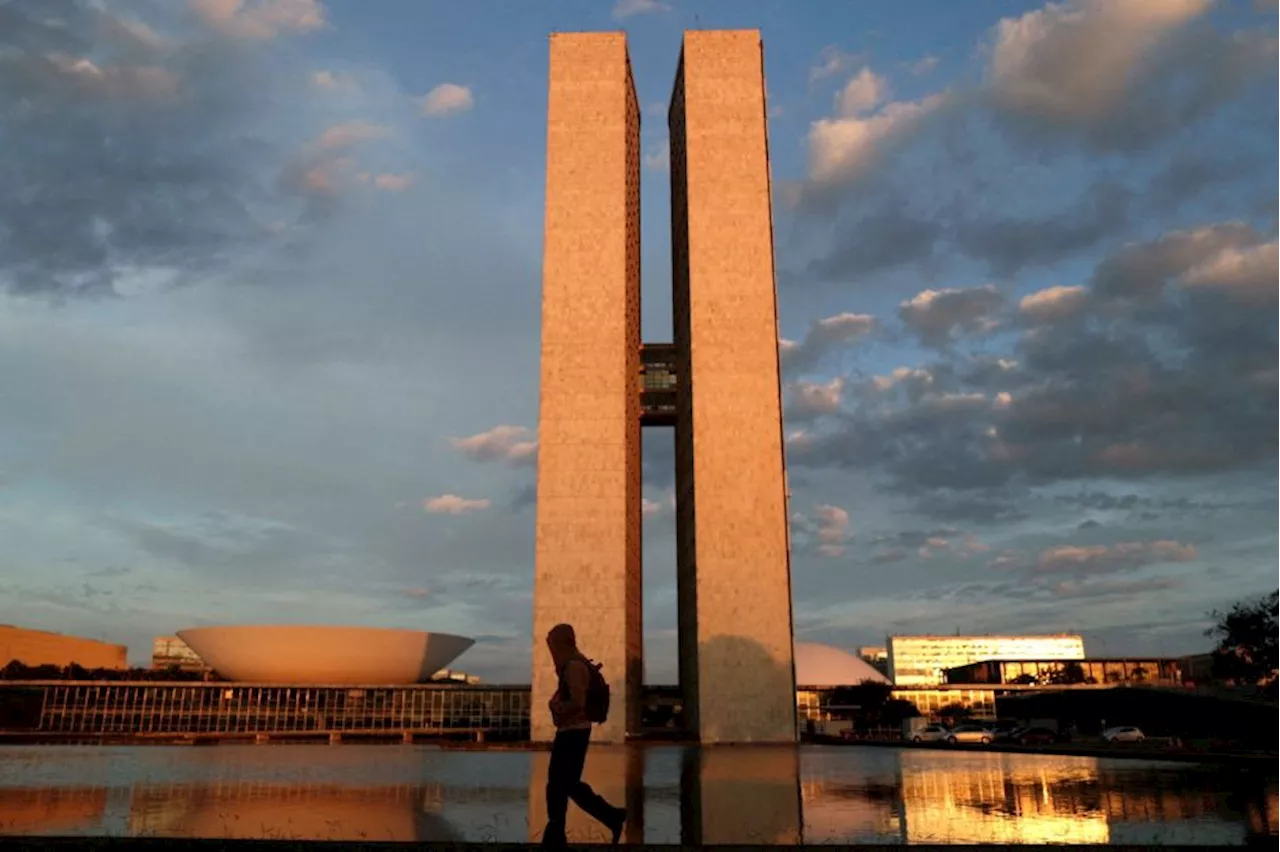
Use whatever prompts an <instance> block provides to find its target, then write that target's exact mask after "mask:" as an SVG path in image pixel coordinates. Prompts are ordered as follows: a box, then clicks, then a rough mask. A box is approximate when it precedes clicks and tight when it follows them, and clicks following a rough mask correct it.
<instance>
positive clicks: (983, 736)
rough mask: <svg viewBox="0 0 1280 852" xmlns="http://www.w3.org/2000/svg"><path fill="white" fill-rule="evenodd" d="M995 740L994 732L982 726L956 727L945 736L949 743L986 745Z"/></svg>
mask: <svg viewBox="0 0 1280 852" xmlns="http://www.w3.org/2000/svg"><path fill="white" fill-rule="evenodd" d="M995 738H996V732H995V731H993V730H991V729H990V728H986V727H983V726H982V725H957V726H956V727H955V728H953V729H952V731H951V733H949V734H947V742H949V743H982V744H983V745H986V744H987V743H989V742H991V741H992V740H994V739H995Z"/></svg>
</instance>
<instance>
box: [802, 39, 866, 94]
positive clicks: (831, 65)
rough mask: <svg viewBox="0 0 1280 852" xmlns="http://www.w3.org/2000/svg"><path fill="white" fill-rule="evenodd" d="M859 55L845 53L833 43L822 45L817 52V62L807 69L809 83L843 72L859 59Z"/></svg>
mask: <svg viewBox="0 0 1280 852" xmlns="http://www.w3.org/2000/svg"><path fill="white" fill-rule="evenodd" d="M861 56H862V55H861V54H851V53H845V52H844V51H842V50H841V49H840V48H838V47H836V46H835V45H829V46H827V47H824V48H823V49H822V51H821V52H820V53H819V54H818V59H817V62H815V63H814V65H813V66H812V67H811V68H810V69H809V83H810V85H812V84H813V83H816V82H817V81H819V80H825V79H826V78H828V77H834V76H836V75H837V74H841V73H843V72H844V71H845V70H846V69H848V68H850V67H852V66H853V65H855V64H856V63H857V62H858V61H859V60H860V59H861Z"/></svg>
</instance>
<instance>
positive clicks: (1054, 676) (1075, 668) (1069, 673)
mask: <svg viewBox="0 0 1280 852" xmlns="http://www.w3.org/2000/svg"><path fill="white" fill-rule="evenodd" d="M1084 680H1085V677H1084V666H1082V665H1080V664H1079V663H1077V662H1069V663H1065V664H1064V665H1063V666H1062V668H1060V669H1054V670H1053V671H1052V672H1050V674H1049V683H1052V684H1058V685H1064V684H1073V683H1084Z"/></svg>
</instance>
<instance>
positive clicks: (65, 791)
mask: <svg viewBox="0 0 1280 852" xmlns="http://www.w3.org/2000/svg"><path fill="white" fill-rule="evenodd" d="M106 807H107V790H106V788H105V787H11V788H4V787H0V831H3V832H4V833H6V834H26V833H28V832H44V833H51V834H76V833H79V832H82V831H85V830H92V829H93V828H94V827H96V826H98V825H100V824H101V822H102V818H103V814H104V812H105V811H106Z"/></svg>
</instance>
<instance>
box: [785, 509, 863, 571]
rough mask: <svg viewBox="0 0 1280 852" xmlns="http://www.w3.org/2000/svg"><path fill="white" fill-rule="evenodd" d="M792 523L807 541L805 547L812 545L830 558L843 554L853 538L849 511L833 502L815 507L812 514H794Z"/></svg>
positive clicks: (819, 552)
mask: <svg viewBox="0 0 1280 852" xmlns="http://www.w3.org/2000/svg"><path fill="white" fill-rule="evenodd" d="M791 525H792V528H793V529H794V530H795V531H796V533H797V534H798V535H799V536H800V538H801V539H802V541H803V542H805V547H809V546H812V549H813V551H814V552H815V553H817V554H818V555H820V556H823V557H826V558H830V559H834V558H838V557H840V556H843V555H844V552H845V547H846V545H847V544H848V541H849V539H850V538H852V535H851V534H850V533H849V513H848V512H847V511H846V510H845V509H843V508H841V507H839V506H834V505H831V504H822V505H819V506H817V507H815V508H814V510H813V512H812V514H810V515H803V514H796V515H794V516H793V517H792V519H791Z"/></svg>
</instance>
